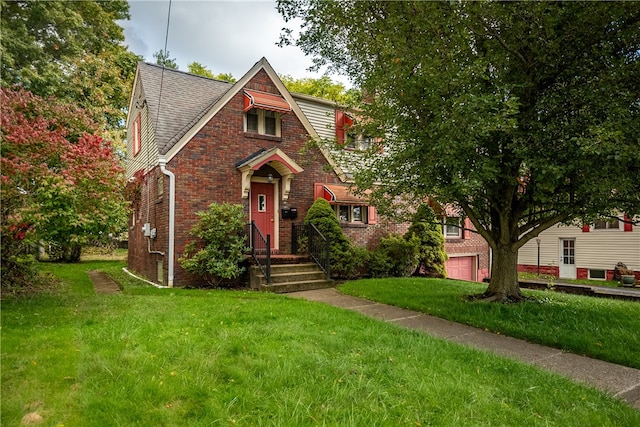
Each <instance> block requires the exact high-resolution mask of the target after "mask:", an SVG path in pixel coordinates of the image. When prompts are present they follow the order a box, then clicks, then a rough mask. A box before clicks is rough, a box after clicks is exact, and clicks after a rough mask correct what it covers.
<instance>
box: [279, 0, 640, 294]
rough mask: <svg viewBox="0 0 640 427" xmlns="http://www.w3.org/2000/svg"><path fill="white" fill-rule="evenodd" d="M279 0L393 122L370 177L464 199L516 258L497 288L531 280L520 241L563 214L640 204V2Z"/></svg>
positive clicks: (304, 45)
mask: <svg viewBox="0 0 640 427" xmlns="http://www.w3.org/2000/svg"><path fill="white" fill-rule="evenodd" d="M277 8H278V10H279V11H280V12H281V13H282V15H283V16H284V18H285V20H287V21H289V22H300V23H301V31H300V32H294V31H286V30H285V34H284V36H283V39H284V40H283V41H284V43H291V44H296V45H297V46H299V47H300V48H301V49H302V50H303V51H304V52H305V53H306V54H309V55H312V56H313V57H314V64H315V66H316V67H317V68H320V67H324V66H327V67H328V69H329V70H330V71H337V72H341V73H343V74H346V75H349V76H350V78H351V79H352V80H353V81H355V82H356V84H357V85H358V86H359V87H360V88H361V90H362V91H363V93H366V94H369V96H368V97H367V99H366V101H367V102H366V103H362V104H361V105H360V110H361V111H362V113H363V115H365V116H367V117H369V118H370V119H371V120H372V121H373V122H375V123H377V124H378V125H379V126H380V127H381V128H383V129H386V130H387V131H388V134H387V135H386V138H385V141H384V144H385V154H386V155H385V156H377V157H376V158H374V159H373V162H372V164H371V167H368V168H367V169H366V170H361V171H359V172H358V173H357V174H356V182H357V184H358V187H359V188H372V189H373V188H376V189H377V190H378V191H377V193H378V196H379V197H381V198H388V199H390V200H395V199H396V198H397V197H398V196H402V195H406V196H407V197H409V198H411V199H413V200H424V199H425V198H426V197H432V198H433V199H435V200H437V201H438V202H440V203H441V204H442V205H446V204H450V205H454V206H455V207H457V208H460V209H461V210H463V211H464V213H465V215H466V217H468V218H469V219H470V220H471V222H472V223H473V225H474V227H475V228H476V229H477V230H478V232H479V233H480V234H481V235H482V236H483V238H484V239H485V240H486V241H487V242H488V243H489V245H490V246H491V247H492V249H493V253H494V264H495V265H496V266H498V265H500V266H502V268H496V269H494V270H493V273H494V274H493V275H492V281H491V285H490V287H489V289H488V293H490V294H494V295H498V294H500V293H501V292H506V293H508V294H510V295H513V296H514V297H515V298H518V297H520V296H521V295H519V289H518V287H517V282H516V283H513V281H514V278H515V277H516V274H515V271H516V266H517V257H515V256H512V255H507V254H513V253H517V251H518V249H519V248H520V247H522V245H524V244H525V243H526V242H527V241H529V240H531V239H533V238H535V237H536V236H537V235H538V234H539V233H541V232H542V231H544V230H546V229H549V228H550V227H552V226H554V225H555V224H558V223H571V222H573V221H582V222H587V223H588V222H590V221H591V220H592V219H593V218H595V217H597V216H598V215H608V214H612V213H614V212H616V211H617V212H627V213H628V214H629V216H630V217H633V215H634V214H638V213H640V180H638V179H637V177H638V176H639V175H640V150H638V141H639V140H640V108H639V103H638V93H640V66H639V64H640V55H638V52H640V31H638V23H639V22H640V4H638V3H637V2H559V3H553V2H498V1H485V2H416V1H403V2H346V3H344V2H340V3H336V2H326V1H323V0H280V1H278V2H277ZM293 35H295V38H294V37H293ZM380 182H382V183H384V185H375V184H376V183H380ZM612 189H615V191H612Z"/></svg>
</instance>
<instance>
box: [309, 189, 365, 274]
mask: <svg viewBox="0 0 640 427" xmlns="http://www.w3.org/2000/svg"><path fill="white" fill-rule="evenodd" d="M304 223H305V225H308V224H313V225H315V227H316V228H317V229H318V231H320V233H322V235H323V236H324V237H325V238H326V239H327V240H328V241H329V248H330V255H329V257H330V262H331V276H332V277H335V278H341V279H348V278H352V277H355V276H356V275H357V274H358V271H359V270H360V269H361V268H362V266H363V265H364V264H365V263H366V258H367V254H366V249H365V250H361V249H360V248H358V247H356V246H354V245H352V244H351V242H350V241H349V239H348V238H347V236H345V234H344V232H343V231H342V228H341V227H340V221H338V218H336V214H335V212H334V211H333V208H332V207H331V205H330V204H329V202H328V201H326V200H325V199H316V201H315V202H313V205H311V207H310V208H309V211H308V212H307V215H306V216H305V218H304ZM301 246H302V247H304V246H306V245H305V244H304V242H303V244H301Z"/></svg>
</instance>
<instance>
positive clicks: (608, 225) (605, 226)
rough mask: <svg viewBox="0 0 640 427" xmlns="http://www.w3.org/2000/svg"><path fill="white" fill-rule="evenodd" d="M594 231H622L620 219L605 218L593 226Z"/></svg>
mask: <svg viewBox="0 0 640 427" xmlns="http://www.w3.org/2000/svg"><path fill="white" fill-rule="evenodd" d="M593 229H594V230H620V220H619V219H618V218H603V219H600V220H598V221H596V222H595V223H594V224H593Z"/></svg>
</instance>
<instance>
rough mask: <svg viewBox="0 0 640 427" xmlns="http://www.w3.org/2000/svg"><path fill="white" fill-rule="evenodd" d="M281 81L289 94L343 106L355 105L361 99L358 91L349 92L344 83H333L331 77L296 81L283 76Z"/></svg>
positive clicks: (351, 90)
mask: <svg viewBox="0 0 640 427" xmlns="http://www.w3.org/2000/svg"><path fill="white" fill-rule="evenodd" d="M280 80H282V83H284V85H285V87H286V88H287V90H288V91H289V92H295V93H302V94H305V95H311V96H315V97H317V98H323V99H328V100H330V101H335V102H337V103H339V104H343V105H351V104H354V103H355V102H356V101H357V100H358V99H359V92H358V91H357V90H355V89H349V90H347V89H346V88H345V87H344V85H343V84H342V83H338V82H334V81H332V80H331V78H330V77H329V76H322V77H320V78H319V79H313V78H303V79H297V80H296V79H294V78H293V77H291V76H289V75H281V76H280Z"/></svg>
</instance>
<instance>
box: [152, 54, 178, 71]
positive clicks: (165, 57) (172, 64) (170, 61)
mask: <svg viewBox="0 0 640 427" xmlns="http://www.w3.org/2000/svg"><path fill="white" fill-rule="evenodd" d="M169 55H170V53H169V51H167V53H164V51H163V50H162V49H160V50H159V51H157V52H154V54H153V58H154V59H155V60H156V64H158V65H161V66H163V67H165V68H171V69H172V70H177V69H178V64H177V63H176V59H175V58H170V57H169Z"/></svg>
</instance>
